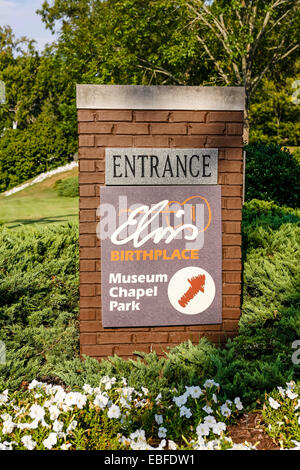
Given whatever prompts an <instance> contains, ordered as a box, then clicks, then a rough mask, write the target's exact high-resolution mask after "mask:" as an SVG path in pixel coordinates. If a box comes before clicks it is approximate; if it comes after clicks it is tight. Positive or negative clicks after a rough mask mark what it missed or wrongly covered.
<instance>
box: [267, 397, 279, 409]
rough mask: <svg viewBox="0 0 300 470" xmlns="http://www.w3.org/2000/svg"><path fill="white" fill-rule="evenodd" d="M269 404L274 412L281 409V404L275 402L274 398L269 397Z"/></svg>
mask: <svg viewBox="0 0 300 470" xmlns="http://www.w3.org/2000/svg"><path fill="white" fill-rule="evenodd" d="M269 403H270V407H271V408H273V409H274V410H277V409H278V408H279V407H280V404H279V403H278V401H276V400H274V399H273V398H272V397H269Z"/></svg>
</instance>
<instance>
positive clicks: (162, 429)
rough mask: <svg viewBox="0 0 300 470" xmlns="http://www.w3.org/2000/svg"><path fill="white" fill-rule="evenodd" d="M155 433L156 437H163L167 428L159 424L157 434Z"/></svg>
mask: <svg viewBox="0 0 300 470" xmlns="http://www.w3.org/2000/svg"><path fill="white" fill-rule="evenodd" d="M157 435H158V437H159V438H160V439H163V438H164V437H166V435H167V429H166V428H164V427H163V426H160V427H159V428H158V434H157Z"/></svg>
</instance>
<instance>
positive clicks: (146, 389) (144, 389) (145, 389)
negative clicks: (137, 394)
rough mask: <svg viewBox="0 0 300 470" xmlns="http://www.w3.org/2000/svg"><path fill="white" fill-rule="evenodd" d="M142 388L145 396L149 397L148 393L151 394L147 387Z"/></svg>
mask: <svg viewBox="0 0 300 470" xmlns="http://www.w3.org/2000/svg"><path fill="white" fill-rule="evenodd" d="M141 388H142V391H143V393H144V395H148V393H149V390H148V388H145V387H141Z"/></svg>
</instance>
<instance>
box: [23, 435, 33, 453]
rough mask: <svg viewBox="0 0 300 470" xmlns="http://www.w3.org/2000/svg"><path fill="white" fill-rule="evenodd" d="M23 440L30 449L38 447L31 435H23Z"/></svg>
mask: <svg viewBox="0 0 300 470" xmlns="http://www.w3.org/2000/svg"><path fill="white" fill-rule="evenodd" d="M21 441H22V442H23V445H24V447H26V449H28V450H33V449H34V448H35V447H36V442H35V441H33V440H32V438H31V436H23V437H22V439H21Z"/></svg>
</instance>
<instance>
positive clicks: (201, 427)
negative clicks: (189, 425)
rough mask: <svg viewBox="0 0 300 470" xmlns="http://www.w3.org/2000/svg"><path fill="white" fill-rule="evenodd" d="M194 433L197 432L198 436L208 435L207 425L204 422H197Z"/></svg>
mask: <svg viewBox="0 0 300 470" xmlns="http://www.w3.org/2000/svg"><path fill="white" fill-rule="evenodd" d="M196 433H197V434H198V436H199V437H201V436H208V435H209V426H208V424H206V423H200V424H198V426H197V428H196Z"/></svg>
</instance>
